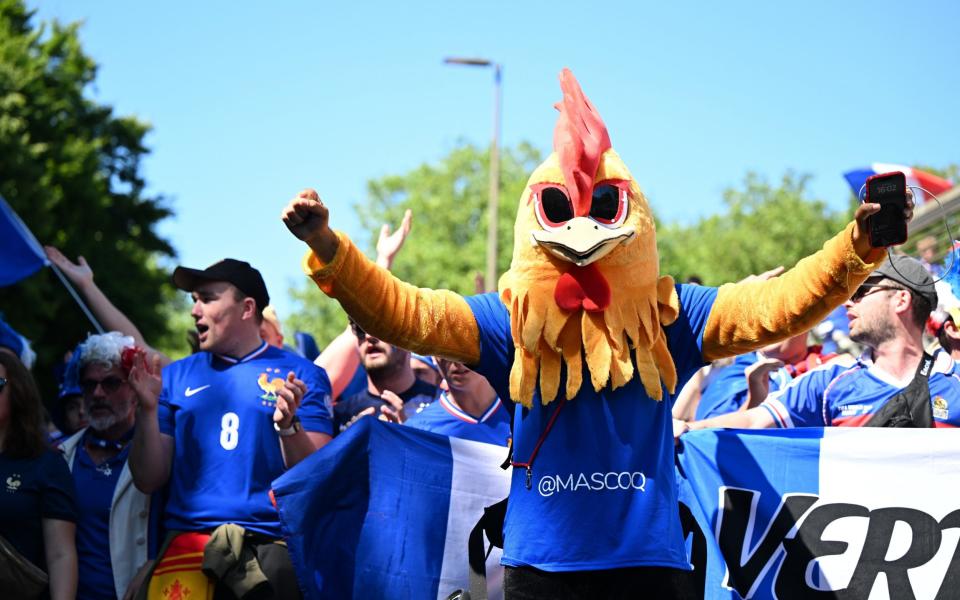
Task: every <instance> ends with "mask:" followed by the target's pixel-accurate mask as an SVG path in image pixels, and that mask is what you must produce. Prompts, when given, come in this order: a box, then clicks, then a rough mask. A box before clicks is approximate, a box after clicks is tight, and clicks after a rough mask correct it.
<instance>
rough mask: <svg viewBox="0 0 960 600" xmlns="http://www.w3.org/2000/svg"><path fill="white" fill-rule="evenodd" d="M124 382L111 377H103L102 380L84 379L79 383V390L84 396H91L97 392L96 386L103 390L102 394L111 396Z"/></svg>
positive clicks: (118, 378)
mask: <svg viewBox="0 0 960 600" xmlns="http://www.w3.org/2000/svg"><path fill="white" fill-rule="evenodd" d="M126 382H127V380H126V379H122V378H120V377H117V376H115V375H111V376H110V377H105V378H104V379H84V380H83V381H81V382H80V388H81V389H82V390H83V393H84V394H92V393H94V392H95V391H97V386H100V387H101V388H103V391H104V393H106V394H112V393H114V392H116V391H117V390H119V389H120V387H121V386H122V385H123V384H125V383H126Z"/></svg>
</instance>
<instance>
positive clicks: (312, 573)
mask: <svg viewBox="0 0 960 600" xmlns="http://www.w3.org/2000/svg"><path fill="white" fill-rule="evenodd" d="M505 457H506V448H501V447H499V446H491V445H489V444H482V443H479V442H473V441H469V440H461V439H457V438H448V437H446V436H441V435H437V434H434V433H429V432H425V431H420V430H417V429H414V428H412V427H398V426H396V425H390V424H387V423H383V422H380V421H378V420H377V419H373V418H364V419H360V420H359V421H358V422H357V423H356V424H355V425H353V426H352V427H350V428H349V429H348V430H347V431H346V432H344V433H343V434H341V435H340V436H338V437H337V438H336V439H334V440H333V441H332V442H331V443H330V444H328V445H327V446H326V447H324V448H323V449H321V450H319V451H317V452H315V453H314V454H313V455H311V456H310V457H309V458H307V459H305V460H304V461H302V462H301V463H300V464H298V465H297V466H296V467H294V468H293V469H291V470H290V471H288V472H287V473H285V474H284V475H283V476H281V477H280V478H279V479H277V480H276V481H274V483H273V492H274V497H275V499H276V503H277V507H278V508H279V510H280V519H281V523H282V526H283V530H284V535H285V536H286V537H287V541H288V546H289V548H290V555H291V557H292V559H293V563H294V567H295V568H296V571H297V576H298V578H299V580H300V587H301V589H302V590H303V591H304V594H305V597H306V598H307V599H320V598H410V599H429V600H434V599H437V598H440V599H442V598H446V597H447V596H448V595H449V594H450V593H451V592H453V591H454V590H456V589H468V588H469V579H468V561H467V538H468V537H469V535H470V531H471V530H472V529H473V527H474V525H476V524H477V521H479V520H480V517H481V516H482V515H483V508H484V507H485V506H490V505H493V504H495V503H496V502H498V501H500V500H502V499H503V498H505V497H506V496H507V494H508V492H509V489H510V472H509V471H504V470H503V469H501V468H500V467H499V465H500V464H501V463H502V462H503V459H504V458H505ZM500 556H501V554H500V551H499V550H497V549H494V551H493V552H491V553H490V555H489V556H488V558H487V583H488V586H489V587H490V588H491V596H490V597H491V598H495V597H501V598H502V579H503V571H502V567H500V564H499V563H500Z"/></svg>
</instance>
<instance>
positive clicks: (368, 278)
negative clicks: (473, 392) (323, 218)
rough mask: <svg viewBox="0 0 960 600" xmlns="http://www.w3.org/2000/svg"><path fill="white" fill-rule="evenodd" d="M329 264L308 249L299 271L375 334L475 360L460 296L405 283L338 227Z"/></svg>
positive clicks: (474, 335) (474, 333)
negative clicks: (333, 252) (337, 241)
mask: <svg viewBox="0 0 960 600" xmlns="http://www.w3.org/2000/svg"><path fill="white" fill-rule="evenodd" d="M337 237H339V238H340V245H339V247H338V248H337V253H336V254H335V255H334V257H333V259H332V260H331V261H330V262H329V263H328V264H326V265H325V264H323V263H322V261H321V260H320V259H319V258H318V257H317V256H316V255H315V254H314V253H313V251H308V252H307V254H306V256H304V258H303V271H304V272H305V273H306V274H307V275H308V276H310V278H311V279H313V281H314V282H315V283H316V284H317V286H318V287H319V288H320V289H321V290H323V292H324V293H325V294H326V295H328V296H330V297H331V298H335V299H336V300H337V301H339V302H340V305H341V306H343V309H344V310H345V311H347V314H349V315H350V316H351V317H353V319H354V320H355V321H356V322H357V323H358V324H359V325H360V327H362V328H363V330H364V331H367V332H369V333H370V334H371V335H374V336H376V337H377V338H379V339H381V340H384V341H385V342H389V343H391V344H394V345H396V346H400V347H401V348H406V349H407V350H412V351H414V352H417V353H419V354H426V355H437V356H443V357H445V358H449V359H451V360H455V361H458V362H462V363H465V364H468V365H475V364H477V362H479V361H480V329H479V328H478V327H477V320H476V319H475V318H474V316H473V311H471V310H470V306H469V305H468V304H467V301H466V300H464V299H463V297H462V296H460V295H459V294H456V293H454V292H451V291H449V290H430V289H426V288H418V287H416V286H412V285H410V284H409V283H404V282H403V281H400V280H399V279H397V278H396V277H394V276H393V275H391V274H390V272H389V271H387V270H386V269H383V268H380V267H378V266H377V265H375V264H374V263H373V262H372V261H370V260H369V259H367V257H365V256H364V255H363V253H362V252H360V251H359V250H357V247H356V246H354V245H353V242H351V241H350V238H348V237H347V236H346V235H344V234H343V233H340V232H337Z"/></svg>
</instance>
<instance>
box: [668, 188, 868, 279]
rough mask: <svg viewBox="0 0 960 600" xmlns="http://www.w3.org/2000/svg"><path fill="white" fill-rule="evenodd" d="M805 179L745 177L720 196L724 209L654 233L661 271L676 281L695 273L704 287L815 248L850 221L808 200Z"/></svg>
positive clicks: (793, 260)
mask: <svg viewBox="0 0 960 600" xmlns="http://www.w3.org/2000/svg"><path fill="white" fill-rule="evenodd" d="M809 179H810V178H809V176H807V175H796V174H794V173H792V172H788V173H786V174H785V175H784V176H783V178H782V179H781V181H780V183H779V185H771V184H770V183H768V182H767V181H766V180H765V179H763V178H762V177H759V176H757V175H756V174H754V173H748V174H747V176H746V177H745V178H744V181H743V184H742V186H741V187H739V188H729V189H727V190H726V191H724V193H723V202H724V205H725V206H726V211H725V212H724V213H721V214H717V215H713V216H710V217H704V218H701V219H699V220H697V221H696V222H695V223H693V224H690V225H681V224H667V225H666V226H661V227H660V228H659V230H658V232H657V240H658V246H659V250H660V269H661V272H662V273H665V274H669V275H673V276H674V277H675V278H677V279H678V280H679V281H684V280H686V278H687V277H689V276H691V275H698V276H700V277H701V278H702V279H703V282H704V283H705V284H707V285H721V284H723V283H727V282H731V281H738V280H740V279H742V278H744V277H746V276H747V275H751V274H757V273H762V272H764V271H767V270H769V269H773V268H775V267H777V266H780V265H783V266H785V267H788V268H789V267H791V266H793V265H794V264H795V263H796V262H797V261H798V260H799V259H801V258H803V257H804V256H807V255H809V254H811V253H813V252H815V251H816V250H818V249H819V248H820V247H821V246H822V245H823V243H824V242H825V241H826V240H828V239H829V238H830V237H832V236H833V235H835V234H836V233H837V232H838V231H839V230H840V228H842V227H843V226H844V224H845V223H846V222H847V221H848V220H849V219H850V218H851V217H852V214H853V213H852V210H847V211H839V212H835V211H831V210H830V209H829V208H828V206H827V204H826V203H825V202H824V201H822V200H818V199H814V198H810V197H809V193H808V192H807V189H806V188H807V182H808V181H809Z"/></svg>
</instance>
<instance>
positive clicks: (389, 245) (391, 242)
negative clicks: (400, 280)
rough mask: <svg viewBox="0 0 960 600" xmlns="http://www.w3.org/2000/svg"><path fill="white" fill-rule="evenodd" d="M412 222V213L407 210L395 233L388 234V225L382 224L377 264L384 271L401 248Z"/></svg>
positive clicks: (391, 263) (378, 241)
mask: <svg viewBox="0 0 960 600" xmlns="http://www.w3.org/2000/svg"><path fill="white" fill-rule="evenodd" d="M412 221H413V212H412V211H410V209H407V211H406V212H405V213H403V220H402V221H401V222H400V227H398V228H397V230H396V231H394V232H393V233H390V225H388V224H387V223H384V224H383V227H381V228H380V238H379V239H378V240H377V264H378V265H380V266H381V267H383V268H384V269H389V268H390V267H391V266H392V265H393V259H394V257H395V256H396V255H397V252H399V251H400V248H402V247H403V242H404V241H406V239H407V236H408V235H410V225H411V222H412Z"/></svg>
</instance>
